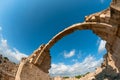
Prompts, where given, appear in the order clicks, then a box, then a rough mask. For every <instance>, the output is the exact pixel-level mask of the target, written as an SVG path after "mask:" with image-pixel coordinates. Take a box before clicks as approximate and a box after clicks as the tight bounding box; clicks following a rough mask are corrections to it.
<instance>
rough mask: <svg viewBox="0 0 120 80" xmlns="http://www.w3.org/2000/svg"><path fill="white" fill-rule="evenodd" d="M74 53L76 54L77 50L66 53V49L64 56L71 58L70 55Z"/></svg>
mask: <svg viewBox="0 0 120 80" xmlns="http://www.w3.org/2000/svg"><path fill="white" fill-rule="evenodd" d="M74 55H75V50H72V51H70V52H69V53H66V51H64V57H65V58H70V57H72V56H74Z"/></svg>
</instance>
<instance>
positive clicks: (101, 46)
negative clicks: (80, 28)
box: [98, 40, 106, 53]
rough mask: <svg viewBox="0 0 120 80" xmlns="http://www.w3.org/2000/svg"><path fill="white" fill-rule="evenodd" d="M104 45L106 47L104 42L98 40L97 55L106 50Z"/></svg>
mask: <svg viewBox="0 0 120 80" xmlns="http://www.w3.org/2000/svg"><path fill="white" fill-rule="evenodd" d="M105 45H106V41H104V40H99V47H98V53H102V52H104V51H105V50H106V49H105Z"/></svg>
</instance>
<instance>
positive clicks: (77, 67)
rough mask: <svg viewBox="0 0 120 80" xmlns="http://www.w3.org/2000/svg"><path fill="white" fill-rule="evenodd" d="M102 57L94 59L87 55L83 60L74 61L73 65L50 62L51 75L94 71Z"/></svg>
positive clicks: (71, 74) (68, 74)
mask: <svg viewBox="0 0 120 80" xmlns="http://www.w3.org/2000/svg"><path fill="white" fill-rule="evenodd" d="M101 62H102V59H99V60H96V59H95V58H94V57H93V56H91V55H89V56H87V57H86V58H85V59H84V61H83V62H76V63H75V64H73V65H65V64H64V63H58V64H52V65H51V69H50V74H51V76H58V75H59V76H75V75H79V74H84V73H86V72H91V71H94V70H95V68H96V67H98V66H100V64H101Z"/></svg>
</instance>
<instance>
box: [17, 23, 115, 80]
mask: <svg viewBox="0 0 120 80" xmlns="http://www.w3.org/2000/svg"><path fill="white" fill-rule="evenodd" d="M86 29H89V30H92V31H93V32H94V33H95V34H96V35H98V36H99V37H101V38H102V39H103V40H106V41H107V44H106V49H107V50H109V49H111V47H110V46H109V45H112V44H113V40H114V37H115V35H116V32H117V27H115V26H113V25H110V24H106V23H99V22H83V23H77V24H74V25H72V26H70V27H68V28H66V29H64V30H63V31H61V32H59V33H58V34H57V35H55V36H54V37H53V38H52V39H51V40H50V41H49V42H48V43H47V44H45V45H42V46H41V47H39V48H38V49H37V50H36V51H35V52H34V53H33V54H32V55H31V56H29V57H28V58H26V59H23V60H22V61H21V63H20V65H19V68H18V71H17V74H16V78H15V80H28V79H29V80H33V79H36V80H39V79H41V80H50V79H49V74H48V70H49V69H50V64H51V57H50V52H49V50H50V48H51V47H52V46H53V45H54V44H55V43H56V42H57V41H59V40H60V39H61V38H63V37H64V36H66V35H69V34H70V33H73V32H74V31H77V30H86ZM109 51H110V50H109ZM35 73H37V75H39V76H36V74H35ZM41 74H42V75H44V76H42V75H41ZM30 76H31V77H30Z"/></svg>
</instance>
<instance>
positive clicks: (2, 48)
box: [0, 27, 28, 63]
mask: <svg viewBox="0 0 120 80" xmlns="http://www.w3.org/2000/svg"><path fill="white" fill-rule="evenodd" d="M0 54H2V55H3V56H5V57H8V58H9V60H11V61H12V62H15V63H18V62H19V61H20V60H21V58H22V57H27V56H28V55H26V54H24V53H21V52H20V51H19V50H17V49H16V48H11V47H10V46H9V45H8V43H7V40H6V39H4V38H3V36H2V27H0Z"/></svg>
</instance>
